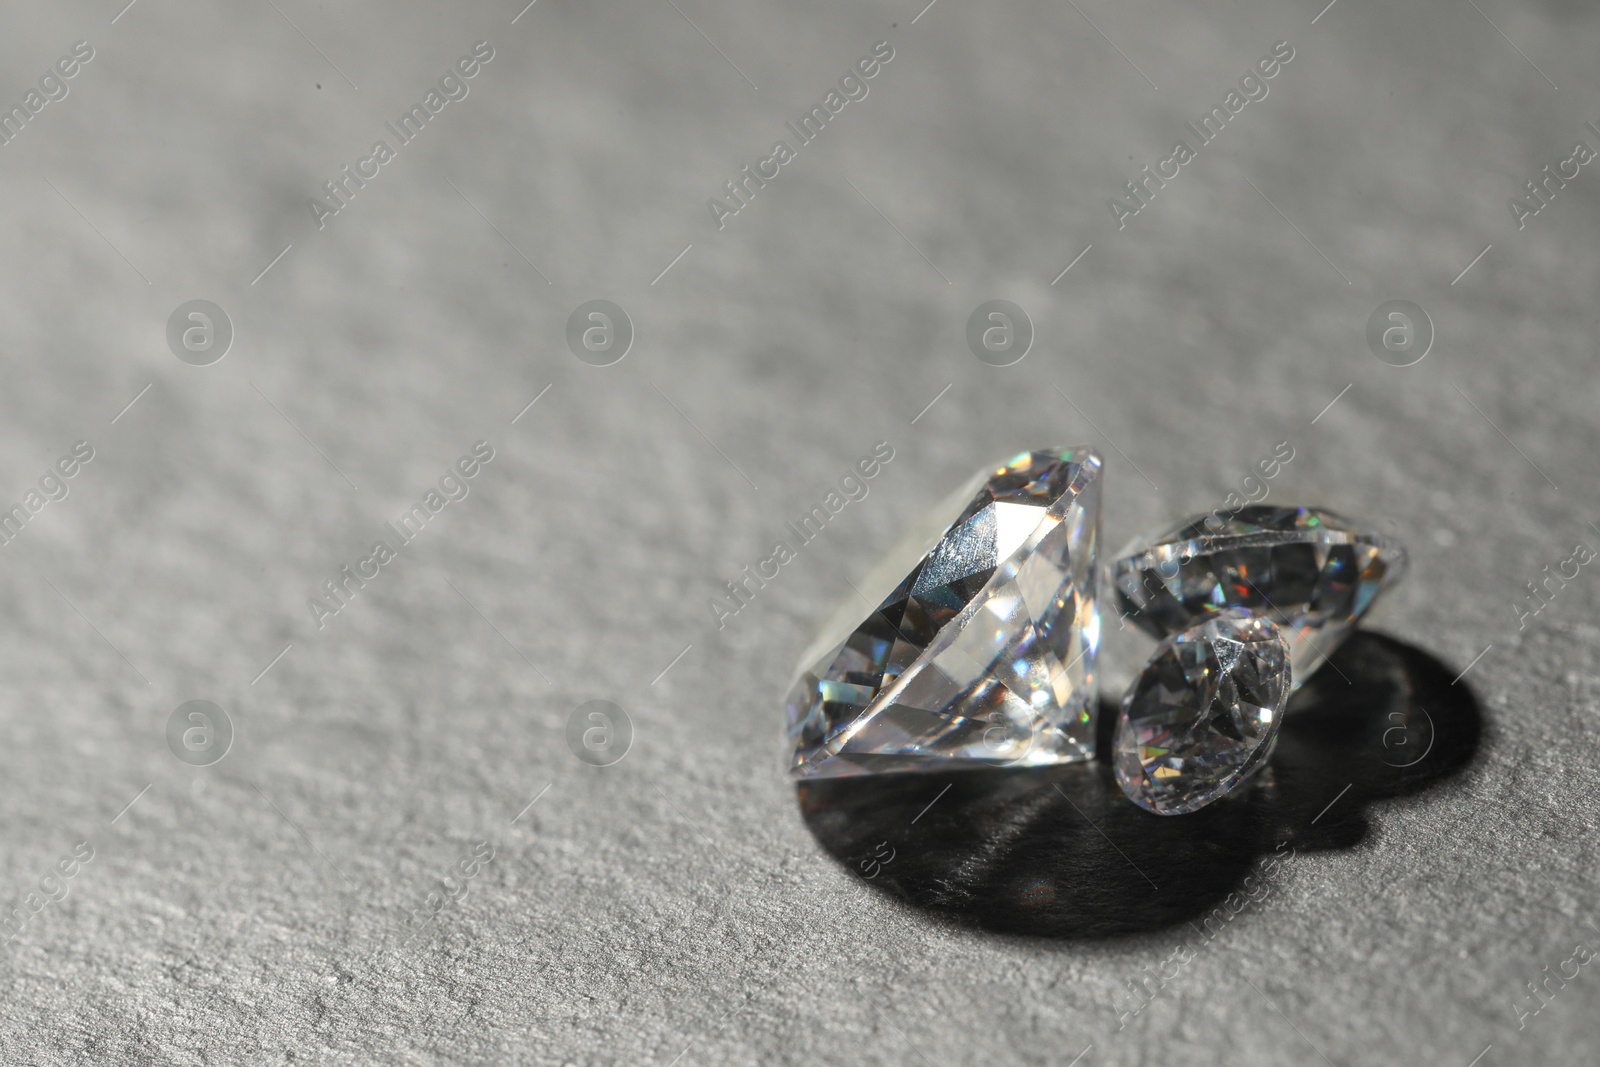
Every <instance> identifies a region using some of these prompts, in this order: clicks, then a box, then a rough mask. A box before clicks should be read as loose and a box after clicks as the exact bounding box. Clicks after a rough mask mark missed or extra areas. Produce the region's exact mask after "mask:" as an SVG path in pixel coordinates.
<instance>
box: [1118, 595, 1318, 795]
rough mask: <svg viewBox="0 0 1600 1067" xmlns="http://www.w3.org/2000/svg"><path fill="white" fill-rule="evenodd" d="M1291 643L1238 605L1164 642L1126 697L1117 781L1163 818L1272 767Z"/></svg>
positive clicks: (1285, 695) (1285, 694)
mask: <svg viewBox="0 0 1600 1067" xmlns="http://www.w3.org/2000/svg"><path fill="white" fill-rule="evenodd" d="M1289 680H1290V667H1289V646H1288V644H1287V643H1286V642H1285V641H1284V639H1283V634H1282V633H1281V632H1280V631H1279V629H1278V627H1277V626H1275V625H1273V623H1272V622H1270V621H1269V620H1267V619H1264V618H1262V617H1260V616H1258V615H1251V614H1250V613H1249V612H1246V611H1239V610H1229V611H1225V612H1222V613H1221V614H1219V615H1213V616H1211V617H1209V618H1206V619H1202V620H1201V621H1199V622H1198V623H1196V624H1195V625H1193V626H1191V627H1189V628H1188V629H1187V630H1184V631H1182V632H1180V633H1176V634H1173V635H1172V636H1171V637H1169V638H1167V639H1166V640H1165V641H1162V642H1161V644H1160V645H1159V646H1158V647H1157V648H1156V651H1155V654H1154V655H1152V656H1151V657H1150V662H1149V663H1147V664H1146V665H1145V668H1144V670H1142V671H1141V672H1139V677H1138V678H1136V679H1135V680H1134V683H1133V685H1132V686H1131V687H1130V688H1129V689H1128V695H1127V696H1126V697H1125V698H1124V699H1123V702H1122V714H1121V715H1120V716H1119V717H1118V719H1117V729H1116V733H1115V735H1114V739H1113V741H1112V752H1113V755H1112V765H1113V768H1114V769H1115V771H1116V777H1117V784H1118V785H1120V786H1122V791H1123V792H1124V793H1126V794H1127V795H1128V799H1129V800H1131V801H1133V802H1134V803H1135V804H1137V805H1139V806H1140V807H1141V808H1144V809H1145V810H1147V811H1153V812H1155V813H1156V814H1157V815H1182V814H1185V813H1186V812H1191V811H1197V810H1199V809H1200V808H1203V807H1205V806H1206V805H1207V804H1210V803H1211V802H1212V801H1214V800H1217V799H1219V798H1221V797H1222V796H1224V795H1225V794H1227V793H1229V792H1231V791H1232V790H1233V789H1235V788H1236V787H1237V786H1239V785H1240V784H1241V783H1242V782H1243V781H1244V780H1245V779H1246V778H1249V777H1250V776H1251V775H1252V774H1254V773H1255V772H1256V771H1258V770H1260V769H1261V767H1262V766H1263V765H1264V764H1265V762H1266V759H1267V757H1268V756H1269V755H1271V753H1272V745H1273V743H1274V742H1275V741H1276V740H1277V737H1278V726H1279V724H1280V723H1282V721H1283V705H1284V703H1285V702H1286V701H1287V700H1288V699H1289V688H1290V685H1289Z"/></svg>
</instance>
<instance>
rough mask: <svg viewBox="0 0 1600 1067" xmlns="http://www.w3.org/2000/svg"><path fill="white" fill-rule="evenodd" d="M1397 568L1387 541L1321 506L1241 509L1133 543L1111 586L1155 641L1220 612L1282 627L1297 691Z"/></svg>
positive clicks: (1401, 555)
mask: <svg viewBox="0 0 1600 1067" xmlns="http://www.w3.org/2000/svg"><path fill="white" fill-rule="evenodd" d="M1224 515H1226V517H1224ZM1405 566H1406V554H1405V550H1404V549H1402V548H1401V547H1400V546H1399V545H1398V544H1396V543H1395V542H1394V541H1392V540H1390V539H1389V538H1386V537H1383V536H1381V535H1380V534H1377V533H1375V532H1373V530H1372V529H1371V528H1370V527H1367V526H1363V525H1362V524H1359V523H1355V522H1352V521H1350V520H1349V519H1346V518H1344V517H1343V516H1340V515H1336V514H1335V513H1333V512H1331V511H1328V510H1326V509H1325V508H1310V507H1267V506H1264V505H1249V506H1246V507H1243V508H1240V509H1239V510H1238V511H1236V512H1233V513H1231V514H1228V513H1217V512H1212V513H1209V514H1205V515H1197V516H1194V517H1192V518H1188V519H1184V520H1183V521H1182V522H1180V523H1178V524H1177V525H1175V526H1173V527H1170V528H1169V529H1166V530H1163V531H1162V532H1160V533H1158V534H1154V535H1152V536H1149V537H1144V538H1140V539H1139V540H1137V541H1135V542H1134V543H1133V544H1131V545H1129V546H1128V547H1127V548H1125V549H1123V551H1122V552H1121V553H1120V554H1119V558H1118V559H1117V561H1116V563H1115V564H1113V567H1112V584H1113V586H1114V587H1115V590H1116V593H1115V596H1116V598H1117V604H1118V607H1119V608H1120V610H1121V611H1122V613H1123V615H1125V616H1126V617H1128V618H1130V619H1132V621H1133V622H1134V623H1136V624H1137V625H1138V626H1139V627H1140V628H1141V629H1143V630H1145V631H1146V632H1148V633H1150V634H1152V635H1153V636H1155V637H1165V636H1167V635H1168V634H1173V633H1177V632H1178V631H1180V630H1184V629H1186V628H1188V627H1190V626H1193V625H1194V624H1195V623H1196V622H1199V621H1200V620H1201V619H1204V618H1207V617H1208V616H1211V615H1213V614H1215V613H1217V612H1219V611H1223V610H1226V609H1228V608H1246V609H1248V610H1250V611H1252V612H1255V613H1258V614H1261V615H1265V616H1266V617H1267V618H1269V619H1271V620H1272V621H1273V622H1275V623H1277V624H1278V625H1279V626H1280V627H1282V628H1283V631H1284V636H1285V637H1286V638H1287V639H1288V642H1289V657H1290V659H1291V660H1293V661H1294V684H1295V685H1296V686H1297V687H1298V686H1299V685H1301V684H1302V683H1304V682H1305V680H1306V679H1307V678H1309V677H1311V675H1312V674H1313V673H1315V672H1316V670H1317V668H1318V667H1321V666H1322V665H1323V664H1324V663H1326V662H1327V659H1328V657H1329V656H1331V655H1333V652H1334V650H1335V649H1336V648H1338V647H1339V645H1340V643H1341V642H1343V641H1344V639H1345V638H1346V637H1348V636H1349V635H1350V632H1351V631H1352V630H1354V629H1355V626H1356V623H1357V622H1358V621H1360V619H1361V616H1363V615H1365V614H1366V613H1367V611H1368V610H1369V609H1370V608H1371V607H1372V605H1373V603H1374V602H1375V601H1376V600H1377V599H1378V596H1379V594H1380V593H1382V592H1383V591H1384V590H1385V589H1388V588H1389V587H1390V586H1391V585H1393V584H1394V583H1395V582H1396V581H1398V580H1399V579H1400V576H1401V575H1402V574H1403V573H1404V572H1405Z"/></svg>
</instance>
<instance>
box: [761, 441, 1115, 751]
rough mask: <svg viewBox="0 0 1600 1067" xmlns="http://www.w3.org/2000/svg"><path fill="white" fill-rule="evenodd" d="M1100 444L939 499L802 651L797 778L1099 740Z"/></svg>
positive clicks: (792, 739) (987, 477) (1022, 460)
mask: <svg viewBox="0 0 1600 1067" xmlns="http://www.w3.org/2000/svg"><path fill="white" fill-rule="evenodd" d="M1099 475H1100V456H1099V455H1098V454H1097V453H1095V452H1094V451H1093V450H1091V449H1087V448H1070V449H1050V450H1041V451H1034V452H1023V453H1022V454H1020V455H1018V456H1015V457H1014V458H1012V459H1011V460H1010V461H1009V462H1007V463H1006V464H1005V465H1004V466H1002V467H1000V468H999V469H995V468H989V469H986V470H983V471H980V472H979V473H978V474H977V475H976V476H974V478H973V479H972V480H971V481H970V482H968V483H967V484H966V485H964V486H962V487H961V489H959V490H957V491H956V492H955V493H954V494H952V495H951V496H950V497H949V498H948V499H947V500H945V502H944V503H943V504H941V505H940V506H938V507H936V508H935V509H933V510H932V511H931V512H929V513H928V515H927V516H926V517H925V518H924V519H923V521H922V522H921V523H920V524H919V525H918V526H917V527H916V528H915V529H913V530H912V531H911V532H910V533H909V534H908V535H907V536H906V537H905V538H904V539H903V540H902V541H901V542H900V543H899V544H898V545H897V546H896V547H895V548H894V549H893V550H891V552H890V553H889V555H888V556H887V557H885V559H884V560H883V561H882V562H881V563H880V564H879V565H878V566H877V567H876V568H875V569H874V570H873V572H872V573H871V574H869V575H868V576H867V577H866V578H865V579H863V580H862V582H861V584H860V591H861V593H862V595H863V596H865V597H868V598H869V603H876V604H877V605H878V606H877V609H876V610H874V611H873V612H872V613H871V614H870V615H869V616H868V617H867V618H866V620H865V621H858V620H860V618H861V616H860V601H859V600H858V599H856V598H854V597H852V599H851V600H850V601H847V602H846V603H845V604H844V605H843V606H842V607H841V608H840V611H839V612H838V614H837V615H836V616H835V618H834V620H833V621H832V622H831V623H830V624H828V625H827V626H825V627H824V628H823V631H822V634H821V635H820V636H819V637H818V639H817V641H816V643H815V644H814V645H813V646H812V648H811V650H810V651H809V652H808V653H807V654H806V656H805V657H804V658H803V659H802V661H801V666H800V672H799V677H798V678H797V679H796V681H795V683H794V686H793V688H792V689H791V690H790V693H789V699H788V739H789V744H790V746H791V748H792V752H793V756H792V759H791V761H790V770H791V772H792V773H793V774H794V775H795V776H796V777H801V778H819V777H834V776H842V775H855V774H872V773H878V772H885V771H925V770H938V769H949V768H955V767H961V766H973V767H978V766H996V765H1003V766H1013V765H1021V766H1037V765H1042V764H1052V763H1066V762H1073V761H1077V760H1086V759H1089V758H1090V757H1091V756H1092V755H1093V751H1094V721H1095V673H1094V669H1095V653H1096V651H1097V650H1098V648H1099V644H1100V622H1099V615H1098V614H1097V612H1096V610H1095V594H1096V591H1097V585H1098V570H1097V568H1096V564H1095V542H1096V536H1097V533H1098V528H1099V520H1100V480H1099Z"/></svg>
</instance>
